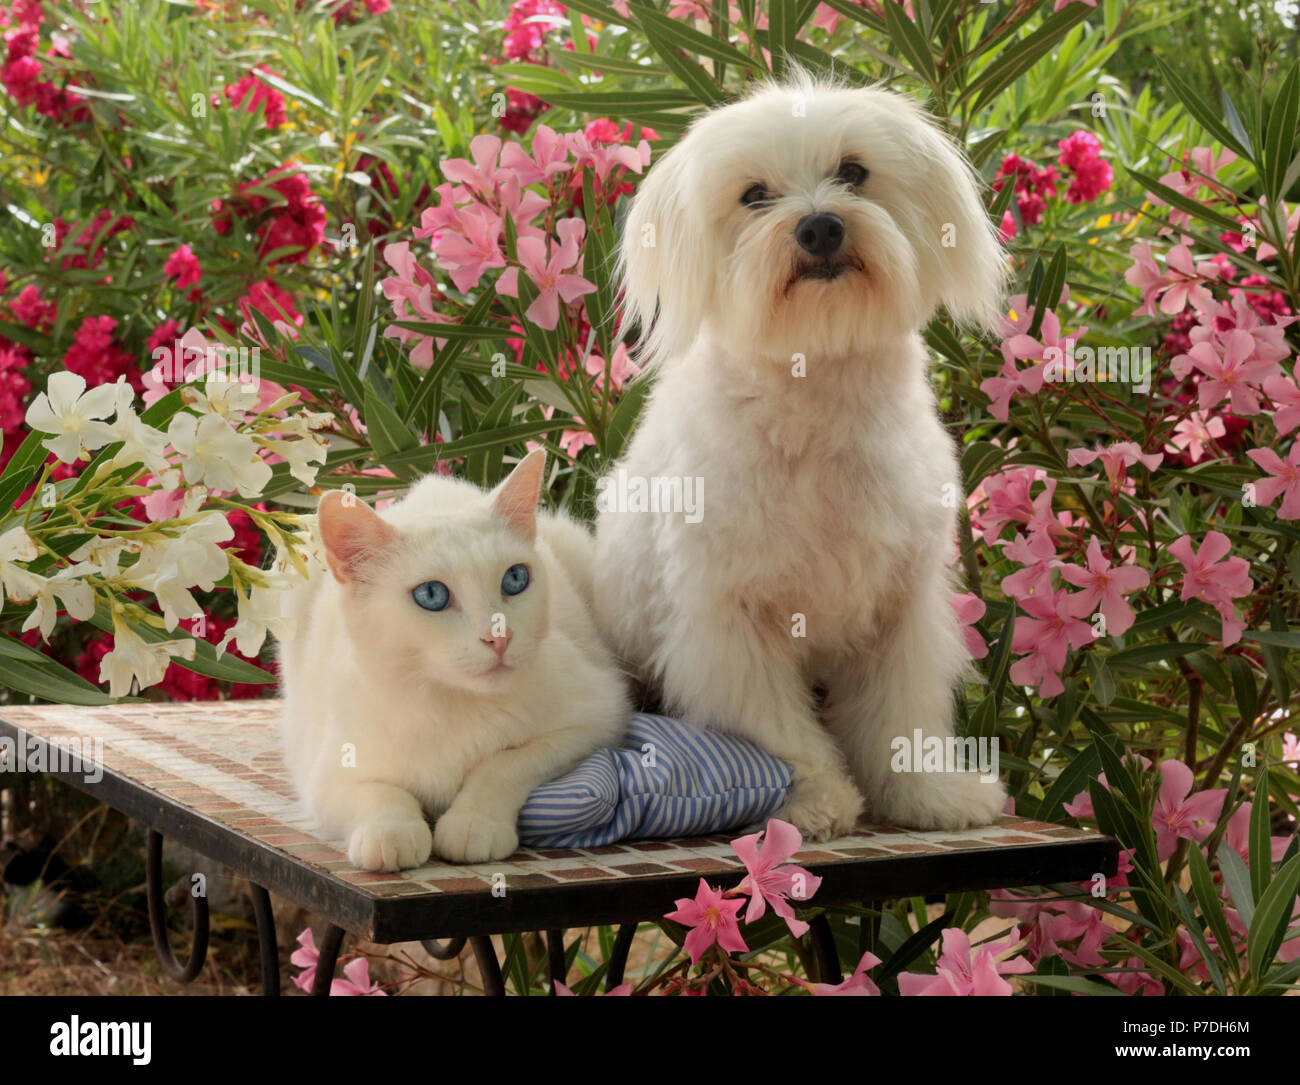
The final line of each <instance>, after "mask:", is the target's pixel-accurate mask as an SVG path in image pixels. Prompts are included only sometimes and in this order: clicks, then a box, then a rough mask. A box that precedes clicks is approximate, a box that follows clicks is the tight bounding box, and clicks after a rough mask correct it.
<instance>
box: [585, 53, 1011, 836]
mask: <svg viewBox="0 0 1300 1085" xmlns="http://www.w3.org/2000/svg"><path fill="white" fill-rule="evenodd" d="M621 258H622V271H623V284H624V291H625V300H624V305H625V311H626V315H627V317H628V318H629V319H630V320H635V321H637V322H639V325H640V327H641V331H642V337H643V344H644V347H643V349H644V350H645V351H646V353H647V354H648V356H649V357H650V359H652V361H653V363H654V364H655V365H656V367H657V375H656V383H655V385H654V389H653V392H652V394H651V399H650V401H649V404H648V406H647V407H646V410H645V414H644V416H643V417H642V419H641V422H640V424H639V427H638V429H637V431H636V433H635V435H634V439H633V440H632V442H631V444H630V446H629V447H628V450H627V453H626V455H625V457H624V458H623V460H622V461H620V463H619V464H618V467H620V468H622V469H623V470H624V471H625V472H626V475H625V477H624V478H623V485H621V486H620V492H622V493H623V494H624V496H626V494H627V493H628V492H631V489H630V488H629V486H628V485H627V482H628V480H634V481H635V480H643V481H642V483H641V485H643V486H648V487H649V490H648V491H645V490H643V491H641V492H642V493H643V494H644V493H645V492H650V493H652V494H653V493H659V494H665V495H666V494H669V493H673V492H676V491H675V488H676V487H678V486H681V485H686V486H690V485H691V484H692V482H693V481H694V480H699V482H697V483H695V485H697V486H700V487H702V491H701V492H702V497H703V504H702V508H701V509H700V510H698V512H697V514H696V515H694V516H689V515H683V514H682V512H680V511H678V512H677V513H675V514H674V513H672V512H664V511H659V512H657V513H656V512H649V513H647V512H645V511H642V505H641V504H638V503H637V502H636V501H627V500H623V501H619V500H615V499H614V493H613V490H612V488H609V487H606V488H603V489H602V492H601V500H600V502H599V503H600V506H601V511H600V514H599V518H598V521H597V546H598V560H597V565H596V589H597V590H596V599H597V608H598V621H599V623H600V625H601V626H602V629H603V631H604V633H605V634H606V635H607V636H608V638H609V639H610V641H611V642H612V643H613V644H614V645H615V647H616V648H617V649H618V651H619V652H620V654H621V655H622V657H623V658H624V660H625V661H626V662H627V663H628V664H630V665H631V666H632V667H633V668H634V669H636V670H637V671H638V672H639V673H640V674H641V676H642V677H643V679H645V680H647V681H649V682H650V683H652V684H653V685H654V686H656V687H657V688H658V689H659V690H660V691H661V692H662V695H663V700H664V703H665V706H666V707H667V709H668V710H670V711H672V712H675V713H679V714H680V715H682V716H683V717H685V718H687V719H690V720H693V721H696V722H699V723H704V724H707V725H710V726H713V727H716V728H718V729H721V730H725V731H729V732H732V733H735V734H739V735H743V736H745V737H747V738H749V739H751V740H753V741H755V742H757V743H758V744H759V745H761V746H762V747H764V748H765V749H766V750H768V751H769V752H770V753H772V754H775V755H776V756H778V757H781V758H783V759H784V760H786V761H787V762H789V763H790V764H791V765H793V766H794V770H795V776H794V787H793V791H792V795H791V799H790V803H789V805H788V807H787V808H786V810H785V812H784V814H783V816H785V817H786V818H788V819H789V820H791V821H793V822H794V824H795V825H797V826H798V827H799V828H800V829H802V830H803V831H804V832H805V833H806V834H808V835H809V836H811V837H813V838H815V839H826V838H827V837H829V836H832V835H834V834H836V833H840V832H843V831H845V830H847V829H849V828H851V827H852V826H853V825H854V823H855V822H856V821H857V819H858V816H859V814H861V813H862V812H863V808H864V799H865V808H866V811H867V813H868V814H869V815H870V816H871V818H872V820H873V821H878V822H887V823H895V824H901V825H908V826H914V827H917V828H942V829H957V828H962V827H967V826H971V825H976V824H986V823H988V822H989V821H991V820H992V819H993V818H994V817H996V816H997V815H998V814H999V812H1000V811H1001V809H1002V807H1003V805H1004V803H1005V794H1004V792H1003V790H1002V788H1001V786H1000V785H999V784H998V783H997V782H996V781H992V782H988V783H982V782H980V779H979V776H978V775H977V774H976V773H974V772H969V771H968V772H960V773H952V772H947V773H945V772H938V773H920V772H916V773H906V774H905V773H902V772H895V771H892V770H891V760H893V761H897V758H896V757H895V752H896V747H895V746H894V740H895V738H896V737H902V738H904V739H906V740H907V742H909V743H911V742H912V741H913V738H914V733H915V731H917V730H919V731H920V732H921V733H922V735H923V736H924V737H925V738H927V739H929V738H933V737H937V738H939V739H941V740H946V739H948V738H950V737H951V736H952V733H953V732H952V712H953V695H954V689H955V686H956V684H957V683H958V681H959V680H960V678H961V676H962V673H963V670H964V669H965V668H966V666H967V665H968V655H967V652H966V649H965V645H964V641H963V637H962V634H961V630H960V627H959V626H958V624H957V622H956V619H955V617H954V613H953V610H952V606H951V591H952V583H951V578H950V575H949V571H948V562H949V559H950V557H951V556H952V554H953V547H954V532H955V527H956V516H957V505H958V503H959V502H960V500H961V492H962V491H961V483H960V478H959V473H958V466H957V458H956V450H955V447H954V442H953V440H952V438H951V437H950V436H949V435H948V434H947V433H946V432H945V431H944V429H943V426H942V425H941V423H940V420H939V417H938V411H937V406H936V403H935V397H934V393H933V391H932V389H931V386H930V381H929V377H928V373H927V364H928V360H927V355H926V352H925V350H924V347H923V345H922V340H921V337H920V335H919V332H920V330H921V329H923V328H924V327H925V325H926V323H927V321H928V320H929V318H930V316H931V315H932V313H933V312H934V310H935V309H936V307H937V305H938V304H939V303H941V302H942V303H943V304H944V305H946V306H947V308H948V311H949V312H950V313H952V314H953V315H954V316H955V317H956V318H958V319H960V320H962V321H964V322H967V323H971V324H976V325H991V323H992V322H993V320H994V319H995V316H996V314H997V313H998V310H999V304H1000V297H1001V292H1002V285H1003V276H1004V261H1003V257H1002V254H1001V251H1000V248H999V245H998V242H997V237H996V234H995V232H994V231H993V229H992V227H991V225H990V223H989V221H988V216H987V215H986V213H985V210H984V207H983V205H982V203H981V201H980V198H979V195H978V189H977V183H976V178H975V176H974V175H973V173H972V172H971V170H970V168H969V166H968V165H967V163H966V161H965V160H964V158H963V157H962V155H961V153H960V152H959V151H958V149H957V148H956V147H955V146H954V145H953V144H952V143H951V142H950V141H949V140H948V139H947V138H946V137H945V136H944V135H943V134H942V133H941V132H940V131H939V130H938V129H937V128H936V127H935V126H934V125H933V124H932V123H931V122H930V121H929V120H928V119H927V118H926V116H925V114H924V113H922V111H921V110H920V109H918V108H917V107H916V106H915V105H914V104H913V103H912V102H911V101H910V100H909V99H907V98H904V97H902V96H900V95H897V94H893V93H890V92H888V91H884V90H880V89H851V88H846V87H840V86H832V85H828V84H826V83H821V82H816V81H813V80H812V79H810V78H809V77H807V76H805V75H799V76H796V77H795V78H794V80H793V81H790V82H787V83H784V84H780V85H772V84H765V85H763V86H762V87H760V88H759V89H758V90H757V91H756V92H755V93H753V94H752V95H751V96H749V97H747V98H745V99H744V100H742V101H740V102H737V103H735V104H733V105H729V106H726V107H724V108H721V109H718V110H715V111H714V112H711V113H709V114H707V115H705V116H703V117H702V118H701V119H699V120H698V121H697V122H696V123H695V124H693V125H692V127H691V128H690V130H689V132H688V134H687V135H686V136H685V138H684V139H683V140H682V141H681V143H680V144H678V145H677V146H676V147H674V148H672V149H671V150H670V151H669V152H668V153H667V154H666V155H665V156H664V157H663V159H662V160H661V161H660V162H658V163H656V164H655V165H654V166H653V167H652V169H651V170H650V172H649V174H648V176H647V177H646V180H645V182H644V183H643V184H642V185H641V188H640V191H639V192H638V193H637V194H636V196H635V198H634V199H633V201H632V205H631V209H630V213H629V215H628V220H627V224H626V228H625V232H624V237H623V244H622V252H621ZM682 480H686V481H685V482H683V481H682ZM691 521H697V522H691ZM818 692H820V694H822V696H820V697H819V696H818Z"/></svg>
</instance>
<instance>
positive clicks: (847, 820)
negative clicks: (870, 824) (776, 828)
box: [777, 769, 862, 840]
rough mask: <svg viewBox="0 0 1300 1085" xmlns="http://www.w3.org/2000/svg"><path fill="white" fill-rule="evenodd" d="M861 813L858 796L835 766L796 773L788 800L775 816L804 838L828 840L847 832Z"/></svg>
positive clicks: (843, 774)
mask: <svg viewBox="0 0 1300 1085" xmlns="http://www.w3.org/2000/svg"><path fill="white" fill-rule="evenodd" d="M861 813H862V796H861V794H859V793H858V789H857V788H856V787H855V786H854V785H853V781H852V780H850V779H849V778H848V776H847V775H846V774H845V773H843V772H841V771H839V770H837V769H823V770H821V771H820V772H816V773H812V774H808V775H803V774H796V777H795V781H794V787H793V788H792V790H791V792H790V798H789V801H788V802H787V803H786V804H785V808H784V809H783V810H782V811H781V812H780V813H779V814H778V815H777V817H779V818H781V819H783V820H784V821H788V822H790V823H791V824H793V825H794V827H795V828H796V829H798V830H799V831H800V832H801V833H803V835H804V838H805V839H806V840H830V839H831V838H832V837H834V836H839V835H841V834H843V833H847V832H851V831H852V829H853V827H854V826H855V825H856V824H857V822H858V816H859V815H860V814H861Z"/></svg>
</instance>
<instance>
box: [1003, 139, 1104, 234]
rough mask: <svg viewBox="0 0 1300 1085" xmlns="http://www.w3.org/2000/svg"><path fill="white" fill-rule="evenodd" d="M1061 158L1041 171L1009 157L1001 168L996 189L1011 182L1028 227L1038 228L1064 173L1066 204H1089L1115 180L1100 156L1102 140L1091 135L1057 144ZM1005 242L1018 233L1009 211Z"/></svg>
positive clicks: (1005, 217) (1004, 160)
mask: <svg viewBox="0 0 1300 1085" xmlns="http://www.w3.org/2000/svg"><path fill="white" fill-rule="evenodd" d="M1056 146H1057V150H1058V152H1059V155H1058V157H1057V161H1056V165H1054V166H1045V167H1043V168H1041V169H1040V168H1039V167H1038V166H1036V165H1035V164H1034V163H1033V162H1031V161H1030V160H1029V159H1026V158H1021V157H1020V156H1019V155H1017V154H1009V155H1007V156H1006V158H1004V159H1003V160H1002V165H1001V166H999V167H998V172H997V175H996V176H995V178H994V180H993V188H994V190H995V191H998V192H1000V191H1001V190H1002V188H1003V186H1004V185H1005V184H1006V183H1007V181H1008V179H1013V180H1012V184H1013V185H1014V186H1015V191H1016V208H1017V209H1018V210H1019V212H1020V221H1021V223H1022V224H1023V225H1025V226H1037V225H1038V223H1040V222H1041V221H1042V220H1043V214H1044V212H1045V211H1046V210H1047V201H1048V200H1049V199H1051V198H1052V197H1054V196H1055V195H1056V188H1057V183H1058V181H1060V180H1061V173H1062V172H1064V174H1065V175H1066V176H1067V177H1068V178H1069V185H1068V186H1067V187H1066V190H1065V200H1066V202H1067V203H1088V202H1090V201H1092V200H1095V199H1097V197H1098V196H1100V195H1101V194H1102V193H1103V192H1105V191H1107V190H1108V189H1109V188H1110V186H1111V184H1112V183H1113V181H1114V179H1115V171H1114V170H1113V169H1112V168H1111V165H1110V163H1109V162H1107V161H1106V159H1104V158H1102V157H1101V141H1100V140H1098V139H1097V137H1096V136H1095V135H1093V134H1092V133H1091V132H1089V131H1087V130H1085V129H1080V130H1079V131H1077V132H1073V133H1071V134H1070V135H1069V136H1067V137H1066V138H1065V139H1063V140H1060V141H1059V142H1058V143H1057V145H1056ZM1000 232H1001V235H1002V240H1003V241H1007V240H1008V239H1009V238H1011V237H1014V236H1015V233H1016V223H1015V219H1013V218H1012V217H1011V212H1010V211H1008V212H1006V214H1005V215H1004V216H1003V218H1002V225H1001V230H1000Z"/></svg>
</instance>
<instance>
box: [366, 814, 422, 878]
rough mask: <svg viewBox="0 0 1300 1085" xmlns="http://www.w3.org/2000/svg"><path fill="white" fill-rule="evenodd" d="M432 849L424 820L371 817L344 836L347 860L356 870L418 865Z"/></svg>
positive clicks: (397, 868) (401, 868) (389, 868)
mask: <svg viewBox="0 0 1300 1085" xmlns="http://www.w3.org/2000/svg"><path fill="white" fill-rule="evenodd" d="M432 850H433V833H431V832H430V831H429V825H428V823H427V822H426V821H425V820H424V818H397V817H381V818H373V819H371V820H370V821H364V822H362V823H361V824H360V825H358V826H357V827H356V828H355V829H353V830H352V834H351V836H349V837H348V858H349V859H350V860H351V861H352V865H353V866H354V867H357V868H358V869H360V870H404V869H405V868H407V867H416V866H421V865H422V864H423V863H424V861H425V860H426V859H428V858H429V852H430V851H432Z"/></svg>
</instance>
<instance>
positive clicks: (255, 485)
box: [167, 411, 271, 497]
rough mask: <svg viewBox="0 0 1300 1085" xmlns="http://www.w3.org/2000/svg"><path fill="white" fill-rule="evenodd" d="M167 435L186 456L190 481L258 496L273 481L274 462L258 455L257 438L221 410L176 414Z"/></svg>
mask: <svg viewBox="0 0 1300 1085" xmlns="http://www.w3.org/2000/svg"><path fill="white" fill-rule="evenodd" d="M167 435H168V436H169V437H170V438H171V442H172V444H173V445H174V446H175V448H176V451H177V452H179V453H180V454H181V456H182V462H181V471H182V473H183V474H184V475H185V481H186V482H188V483H191V484H192V483H195V482H203V483H205V484H206V485H207V486H208V488H209V489H213V490H237V491H238V492H239V493H240V494H241V495H242V496H243V497H258V496H260V494H261V493H262V491H263V490H264V489H265V488H266V484H267V483H268V482H270V481H271V467H270V464H268V463H266V462H265V461H264V460H262V459H260V458H259V457H258V455H257V445H256V444H254V442H253V439H252V438H251V437H249V436H247V435H246V434H243V433H239V432H238V431H236V430H235V429H234V427H232V426H231V425H230V423H229V422H227V421H226V420H225V419H224V418H222V417H221V416H220V415H218V414H205V415H203V417H202V418H199V417H197V416H196V415H192V414H189V413H188V412H186V411H181V412H179V413H177V414H175V415H173V416H172V420H171V424H170V425H169V426H168V427H167Z"/></svg>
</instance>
